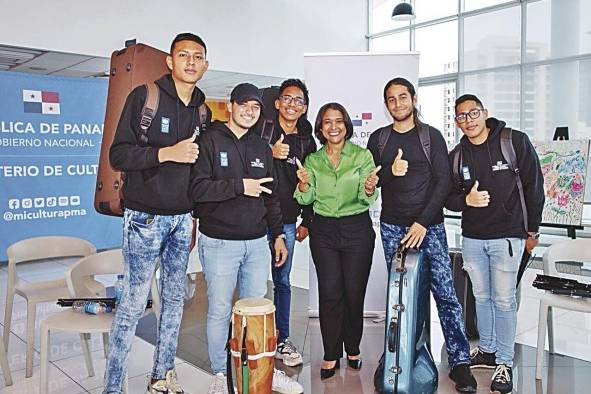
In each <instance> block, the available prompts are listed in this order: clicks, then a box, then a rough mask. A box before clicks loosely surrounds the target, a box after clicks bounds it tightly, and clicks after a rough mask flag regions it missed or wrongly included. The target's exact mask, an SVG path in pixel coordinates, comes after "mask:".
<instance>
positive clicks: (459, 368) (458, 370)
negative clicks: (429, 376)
mask: <svg viewBox="0 0 591 394" xmlns="http://www.w3.org/2000/svg"><path fill="white" fill-rule="evenodd" d="M449 378H450V379H451V380H453V381H454V382H456V390H457V391H458V392H460V393H475V392H476V379H474V375H472V371H470V366H469V364H458V365H456V366H455V367H453V368H452V370H451V372H450V373H449Z"/></svg>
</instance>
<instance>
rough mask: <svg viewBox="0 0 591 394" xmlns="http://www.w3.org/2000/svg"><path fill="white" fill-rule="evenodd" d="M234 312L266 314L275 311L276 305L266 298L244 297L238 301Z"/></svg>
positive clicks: (254, 314) (242, 314)
mask: <svg viewBox="0 0 591 394" xmlns="http://www.w3.org/2000/svg"><path fill="white" fill-rule="evenodd" d="M232 312H233V313H235V314H237V315H241V316H259V315H266V314H269V313H272V312H275V305H273V301H271V300H268V299H266V298H243V299H241V300H238V301H236V303H235V304H234V308H232Z"/></svg>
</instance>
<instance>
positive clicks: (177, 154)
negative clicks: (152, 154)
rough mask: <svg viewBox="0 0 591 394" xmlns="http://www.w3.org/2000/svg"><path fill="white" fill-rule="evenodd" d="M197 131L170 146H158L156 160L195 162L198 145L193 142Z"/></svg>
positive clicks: (161, 161) (197, 154)
mask: <svg viewBox="0 0 591 394" xmlns="http://www.w3.org/2000/svg"><path fill="white" fill-rule="evenodd" d="M196 136H197V133H193V135H192V136H190V137H189V138H187V139H185V140H182V141H179V142H177V143H176V144H174V145H172V146H167V147H165V148H160V149H159V150H158V161H159V162H160V163H163V162H165V161H174V162H176V163H195V161H197V157H198V156H199V146H198V145H197V143H196V142H195V137H196Z"/></svg>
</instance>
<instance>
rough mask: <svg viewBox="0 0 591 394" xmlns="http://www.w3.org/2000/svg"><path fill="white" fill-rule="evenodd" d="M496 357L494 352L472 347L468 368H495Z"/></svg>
mask: <svg viewBox="0 0 591 394" xmlns="http://www.w3.org/2000/svg"><path fill="white" fill-rule="evenodd" d="M496 358H497V354H496V353H487V352H483V351H482V350H480V348H479V347H477V348H474V349H472V351H471V352H470V368H490V369H493V368H496V367H497V363H496Z"/></svg>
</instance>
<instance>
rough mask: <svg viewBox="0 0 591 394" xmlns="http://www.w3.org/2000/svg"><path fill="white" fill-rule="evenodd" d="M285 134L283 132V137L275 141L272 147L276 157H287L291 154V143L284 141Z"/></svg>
mask: <svg viewBox="0 0 591 394" xmlns="http://www.w3.org/2000/svg"><path fill="white" fill-rule="evenodd" d="M283 138H284V135H283V134H281V137H279V139H278V140H277V142H275V145H273V147H272V148H271V149H272V151H273V158H274V159H281V160H284V159H287V155H289V145H287V144H284V143H283Z"/></svg>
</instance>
